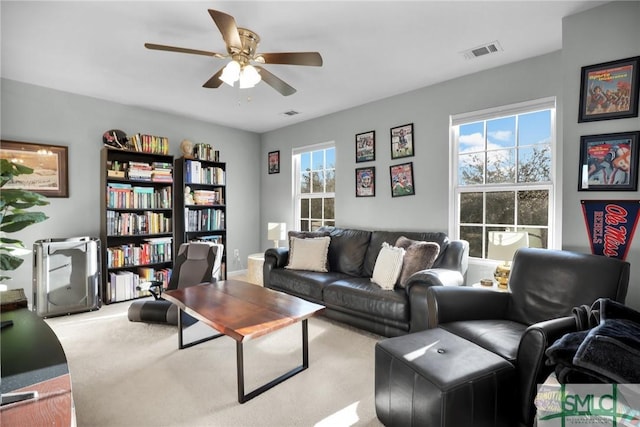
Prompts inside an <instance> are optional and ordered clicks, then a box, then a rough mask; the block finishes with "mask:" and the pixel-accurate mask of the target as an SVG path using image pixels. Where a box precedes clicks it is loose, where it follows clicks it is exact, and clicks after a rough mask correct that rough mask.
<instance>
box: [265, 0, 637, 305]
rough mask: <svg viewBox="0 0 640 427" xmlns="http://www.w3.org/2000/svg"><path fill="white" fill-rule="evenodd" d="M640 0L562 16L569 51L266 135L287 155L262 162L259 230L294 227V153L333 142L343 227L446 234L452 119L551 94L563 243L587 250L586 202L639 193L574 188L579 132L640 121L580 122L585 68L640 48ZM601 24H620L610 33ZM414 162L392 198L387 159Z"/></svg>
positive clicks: (269, 147) (631, 297)
mask: <svg viewBox="0 0 640 427" xmlns="http://www.w3.org/2000/svg"><path fill="white" fill-rule="evenodd" d="M639 21H640V2H614V3H610V4H607V5H604V6H601V7H598V8H595V9H592V10H589V11H586V12H583V13H580V14H577V15H574V16H571V17H569V18H567V19H565V21H564V25H563V37H564V39H563V49H562V50H561V51H558V52H554V53H551V54H548V55H544V56H540V57H537V58H532V59H529V60H525V61H522V62H519V63H516V64H511V65H507V66H503V67H499V68H495V69H493V70H489V71H485V72H481V73H477V74H473V75H470V76H466V77H462V78H459V79H455V80H451V81H448V82H444V83H441V84H437V85H434V86H430V87H426V88H423V89H420V90H416V91H412V92H409V93H406V94H403V95H399V96H395V97H392V98H388V99H385V100H381V101H378V102H374V103H371V104H367V105H363V106H360V107H356V108H353V109H349V110H346V111H342V112H339V113H335V114H332V115H329V116H325V117H322V118H319V119H315V120H311V121H308V122H305V123H301V124H298V125H294V126H290V127H287V128H283V129H279V130H275V131H273V132H269V133H267V134H263V135H262V158H263V159H266V156H267V153H268V152H269V151H273V150H280V152H281V162H282V164H281V173H280V174H275V175H267V172H266V161H264V162H263V164H262V165H261V168H262V177H263V180H262V183H261V189H262V191H261V220H260V226H261V236H262V239H263V246H265V247H266V246H268V245H269V243H268V242H267V241H266V231H265V229H264V228H265V226H266V223H267V222H269V221H282V220H286V221H287V223H288V225H289V227H292V226H293V223H294V221H293V218H292V211H293V206H292V204H291V187H292V174H291V159H290V157H291V150H292V148H295V147H300V146H305V145H310V144H316V143H320V142H326V141H335V143H336V152H337V172H336V217H337V224H338V225H339V226H344V227H360V228H376V229H403V230H410V229H420V230H434V231H448V226H449V116H450V115H453V114H458V113H464V112H469V111H475V110H481V109H485V108H490V107H496V106H501V105H506V104H510V103H516V102H522V101H527V100H531V99H538V98H544V97H548V96H555V97H556V99H557V126H556V128H557V143H558V148H559V149H558V150H557V153H558V154H557V159H558V161H559V170H558V172H559V174H558V180H559V182H562V185H559V186H558V191H559V195H560V203H559V204H558V206H557V211H558V215H559V216H560V218H559V220H561V223H560V224H559V225H561V227H559V230H560V232H561V242H562V247H563V248H565V249H570V250H576V251H580V252H587V253H588V252H590V248H589V242H588V238H587V234H586V228H585V224H584V221H583V218H582V211H581V207H580V200H581V199H583V198H587V196H588V198H604V199H618V198H632V199H637V198H638V193H637V192H624V193H607V194H598V193H579V192H578V191H577V179H578V176H577V174H578V161H579V158H578V157H579V149H578V147H579V140H580V135H589V134H597V133H606V132H616V131H618V132H619V131H628V130H639V129H640V119H638V118H633V119H625V120H609V121H601V122H594V123H588V124H585V123H582V124H578V123H577V117H578V99H579V84H580V68H581V67H582V66H585V65H590V64H596V63H599V62H605V61H611V60H615V59H621V58H627V57H631V56H636V55H640V50H639V49H640V47H639V46H640V44H639V43H638V41H639V40H640V26H638V25H637V23H638V22H639ZM602 22H615V23H616V24H615V25H611V26H608V27H607V30H606V31H601V30H595V29H597V28H602V27H601V23H602ZM405 123H413V124H414V130H415V156H414V157H410V158H405V159H399V160H395V161H391V156H390V148H389V128H390V127H393V126H396V125H402V124H405ZM369 130H375V131H376V161H375V162H373V163H370V162H369V163H365V164H356V163H355V160H354V156H355V153H354V152H355V146H354V138H355V134H357V133H360V132H365V131H369ZM403 161H412V162H413V163H414V175H415V176H414V178H415V188H416V195H415V196H409V197H400V198H392V197H391V191H390V185H389V166H390V165H391V164H397V163H402V162H403ZM362 165H374V166H375V167H376V197H368V198H356V197H355V184H354V181H355V179H354V174H355V172H354V170H355V168H356V167H360V166H362ZM639 248H640V237H637V238H636V239H635V240H634V242H633V246H632V248H631V251H630V253H629V255H628V259H627V260H628V261H629V262H631V264H632V275H631V284H630V289H629V293H628V298H627V302H628V303H629V304H630V305H632V306H634V307H638V308H640V285H639V284H638V279H637V278H638V277H640V254H639Z"/></svg>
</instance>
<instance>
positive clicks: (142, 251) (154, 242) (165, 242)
mask: <svg viewBox="0 0 640 427" xmlns="http://www.w3.org/2000/svg"><path fill="white" fill-rule="evenodd" d="M145 241H146V243H140V244H138V245H136V244H133V243H130V244H126V245H120V246H112V247H109V248H107V267H108V268H120V267H131V266H136V265H148V264H155V263H159V262H169V261H171V258H172V257H171V254H172V248H173V239H172V238H170V237H169V238H159V239H145Z"/></svg>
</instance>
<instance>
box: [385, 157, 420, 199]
mask: <svg viewBox="0 0 640 427" xmlns="http://www.w3.org/2000/svg"><path fill="white" fill-rule="evenodd" d="M389 173H390V175H391V196H392V197H400V196H412V195H414V194H416V190H415V187H414V186H413V163H412V162H409V163H402V164H400V165H393V166H389Z"/></svg>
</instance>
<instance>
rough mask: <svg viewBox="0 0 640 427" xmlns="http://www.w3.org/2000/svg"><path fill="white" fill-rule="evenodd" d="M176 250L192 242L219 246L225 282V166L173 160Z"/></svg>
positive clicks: (179, 159)
mask: <svg viewBox="0 0 640 427" xmlns="http://www.w3.org/2000/svg"><path fill="white" fill-rule="evenodd" d="M174 166H175V177H176V194H175V203H176V210H175V212H176V220H175V226H176V247H177V246H179V245H180V244H181V243H185V242H191V241H209V242H216V243H222V244H223V245H224V248H225V251H224V254H223V258H222V272H221V277H222V279H226V276H227V269H226V265H227V263H226V247H227V228H226V216H227V215H226V214H227V208H226V200H227V190H226V171H227V169H226V164H225V163H222V162H217V161H210V160H203V159H187V158H184V157H180V158H178V159H176V160H175V162H174Z"/></svg>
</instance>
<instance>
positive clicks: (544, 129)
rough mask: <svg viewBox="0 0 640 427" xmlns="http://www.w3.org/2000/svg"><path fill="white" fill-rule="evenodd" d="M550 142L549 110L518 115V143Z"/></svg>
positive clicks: (521, 144)
mask: <svg viewBox="0 0 640 427" xmlns="http://www.w3.org/2000/svg"><path fill="white" fill-rule="evenodd" d="M550 143H551V110H543V111H537V112H535V113H529V114H521V115H520V116H518V145H520V146H523V145H533V144H550Z"/></svg>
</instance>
